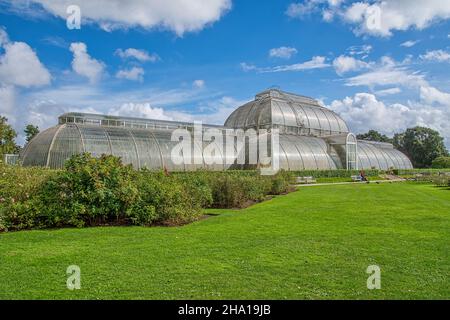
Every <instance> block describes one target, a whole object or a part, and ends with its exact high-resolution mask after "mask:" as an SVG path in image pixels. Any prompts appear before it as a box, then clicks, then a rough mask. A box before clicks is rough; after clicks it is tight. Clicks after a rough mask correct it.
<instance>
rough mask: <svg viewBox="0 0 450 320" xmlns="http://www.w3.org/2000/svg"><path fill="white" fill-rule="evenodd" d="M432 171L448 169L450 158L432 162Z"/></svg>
mask: <svg viewBox="0 0 450 320" xmlns="http://www.w3.org/2000/svg"><path fill="white" fill-rule="evenodd" d="M431 167H432V168H433V169H448V168H450V157H438V158H436V159H434V160H433V163H432V165H431Z"/></svg>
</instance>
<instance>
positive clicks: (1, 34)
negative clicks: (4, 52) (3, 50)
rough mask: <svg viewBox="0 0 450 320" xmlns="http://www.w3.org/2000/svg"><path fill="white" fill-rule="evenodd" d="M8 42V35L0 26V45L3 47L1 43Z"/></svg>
mask: <svg viewBox="0 0 450 320" xmlns="http://www.w3.org/2000/svg"><path fill="white" fill-rule="evenodd" d="M8 42H9V37H8V34H7V33H6V31H5V30H4V29H3V28H2V27H0V47H3V45H5V44H7V43H8Z"/></svg>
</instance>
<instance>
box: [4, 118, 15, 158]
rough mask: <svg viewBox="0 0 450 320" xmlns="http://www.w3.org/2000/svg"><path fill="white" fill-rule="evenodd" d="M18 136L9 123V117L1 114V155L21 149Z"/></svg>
mask: <svg viewBox="0 0 450 320" xmlns="http://www.w3.org/2000/svg"><path fill="white" fill-rule="evenodd" d="M16 137H17V132H16V131H15V130H14V129H13V128H12V127H11V125H9V124H8V119H7V118H5V117H3V116H0V155H3V154H7V153H17V152H18V151H19V146H18V145H17V144H16V141H15V139H16Z"/></svg>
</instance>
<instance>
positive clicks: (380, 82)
mask: <svg viewBox="0 0 450 320" xmlns="http://www.w3.org/2000/svg"><path fill="white" fill-rule="evenodd" d="M346 85H347V86H368V87H371V88H372V87H375V86H403V87H408V88H418V87H420V86H427V85H428V84H427V81H426V80H425V76H424V75H423V74H420V73H418V72H413V71H411V70H409V69H408V68H407V67H405V66H404V65H403V64H402V63H400V64H399V63H397V62H395V61H394V60H392V59H391V58H389V57H382V58H381V61H380V63H378V64H371V70H370V71H368V72H365V73H362V74H359V75H357V76H354V77H351V78H348V79H346Z"/></svg>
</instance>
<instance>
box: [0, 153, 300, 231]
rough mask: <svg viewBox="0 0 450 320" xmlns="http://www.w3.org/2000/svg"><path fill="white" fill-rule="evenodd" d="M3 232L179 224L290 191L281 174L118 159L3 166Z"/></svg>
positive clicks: (0, 167)
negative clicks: (161, 166)
mask: <svg viewBox="0 0 450 320" xmlns="http://www.w3.org/2000/svg"><path fill="white" fill-rule="evenodd" d="M0 175H1V179H0V231H5V230H22V229H37V228H49V227H65V226H75V227H83V226H95V225H105V224H107V225H110V224H133V225H151V224H155V223H157V224H170V225H178V224H183V223H186V222H190V221H193V220H195V219H197V218H198V217H199V216H200V215H201V213H202V209H203V208H210V207H214V208H242V207H245V206H247V205H249V204H252V203H254V202H259V201H262V200H264V199H265V198H266V196H267V195H269V194H274V195H278V194H284V193H287V192H289V191H290V190H291V188H292V187H291V183H292V180H293V177H294V176H295V175H294V174H293V173H291V172H286V171H280V172H279V173H278V174H276V175H274V176H261V175H260V173H259V172H258V171H225V172H210V171H203V170H200V171H197V172H180V173H173V174H165V173H163V172H152V171H148V170H143V171H135V170H133V169H132V167H131V166H125V165H123V164H122V162H121V160H120V159H119V158H116V157H113V156H102V157H100V158H94V157H92V156H90V155H89V154H82V155H77V156H74V157H72V158H71V159H70V160H68V161H67V163H66V166H65V168H64V169H63V170H48V169H43V168H22V167H18V166H4V165H0Z"/></svg>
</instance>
